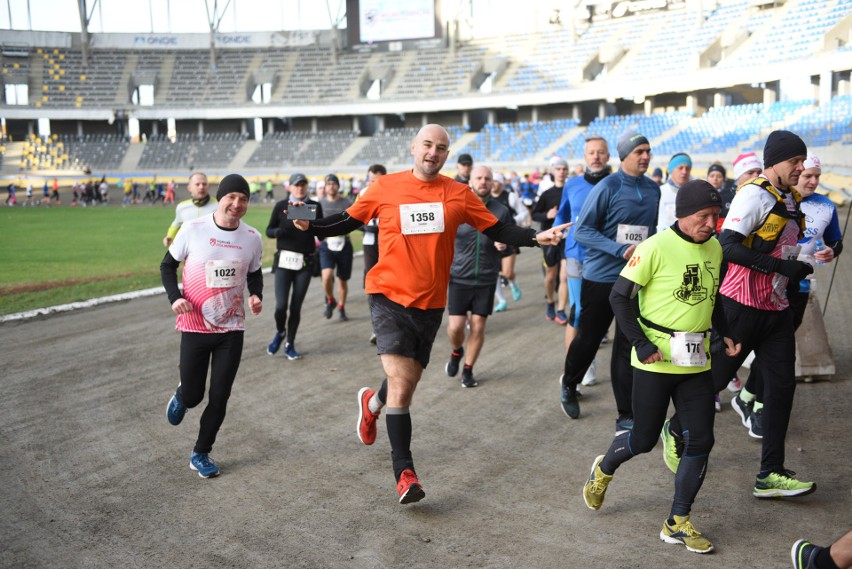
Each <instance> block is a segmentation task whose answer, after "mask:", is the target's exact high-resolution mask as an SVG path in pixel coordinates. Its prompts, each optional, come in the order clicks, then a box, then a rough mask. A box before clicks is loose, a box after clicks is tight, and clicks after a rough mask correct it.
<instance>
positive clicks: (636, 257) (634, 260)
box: [627, 255, 642, 267]
mask: <svg viewBox="0 0 852 569" xmlns="http://www.w3.org/2000/svg"><path fill="white" fill-rule="evenodd" d="M641 261H642V257H640V256H639V255H633V256H632V257H630V261H628V263H627V264H628V265H630V266H631V267H635V266H636V265H638V264H639V263H640V262H641Z"/></svg>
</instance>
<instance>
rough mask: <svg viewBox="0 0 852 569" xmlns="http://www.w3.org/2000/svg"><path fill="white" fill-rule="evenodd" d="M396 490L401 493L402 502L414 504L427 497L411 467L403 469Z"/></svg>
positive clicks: (400, 500)
mask: <svg viewBox="0 0 852 569" xmlns="http://www.w3.org/2000/svg"><path fill="white" fill-rule="evenodd" d="M396 491H397V492H398V493H399V503H400V504H413V503H414V502H419V501H420V500H422V499H423V498H425V497H426V492H424V491H423V487H422V486H421V485H420V481H419V480H418V479H417V475H416V474H415V473H414V471H413V470H411V469H409V468H406V469H405V470H403V471H402V474H400V475H399V482H397V483H396Z"/></svg>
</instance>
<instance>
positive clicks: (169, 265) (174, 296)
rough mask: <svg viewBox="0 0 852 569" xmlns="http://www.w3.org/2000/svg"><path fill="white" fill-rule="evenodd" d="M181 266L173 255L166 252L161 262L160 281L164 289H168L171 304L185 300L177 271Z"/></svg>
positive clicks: (167, 293)
mask: <svg viewBox="0 0 852 569" xmlns="http://www.w3.org/2000/svg"><path fill="white" fill-rule="evenodd" d="M179 266H180V261H176V260H175V258H174V257H172V254H171V253H169V252H168V251H166V256H165V257H163V260H162V261H161V262H160V280H162V281H163V288H164V289H166V295H167V296H168V297H169V303H171V304H174V302H175V301H176V300H178V299H180V298H183V295H182V294H181V292H180V289H179V288H178V278H177V269H178V267H179Z"/></svg>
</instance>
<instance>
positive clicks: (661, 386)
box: [600, 368, 716, 516]
mask: <svg viewBox="0 0 852 569" xmlns="http://www.w3.org/2000/svg"><path fill="white" fill-rule="evenodd" d="M714 393H715V391H713V377H712V375H711V372H710V371H704V372H699V373H690V374H683V375H681V374H668V373H653V372H650V371H645V370H640V369H635V368H634V370H633V430H631V431H626V432H623V433H621V434H619V435H618V436H616V437H615V438H614V439H613V441H612V444H611V445H610V447H609V450H608V451H607V453H606V455H605V456H604V459H603V461H602V462H601V465H600V466H601V469H602V470H603V471H604V472H605V473H607V474H613V473H614V472H615V470H616V469H617V468H618V467H619V466H621V465H622V464H624V463H625V462H627V461H628V460H630V459H631V458H633V457H634V456H635V455H637V454H642V453H646V452H650V451H651V449H653V448H654V446H655V445H656V444H657V439H658V438H659V436H660V430H661V429H662V428H663V423H665V421H666V413H667V412H668V408H669V401H673V402H674V406H675V409H676V410H677V414H678V416H679V417H680V421H681V425H682V427H683V443H684V450H683V456H682V458H681V461H680V466H678V469H677V474H676V475H675V494H674V500H673V501H672V511H671V513H672V515H677V516H685V515H687V514H689V512H690V510H691V508H692V503H693V502H694V501H695V496H696V495H698V491H699V490H700V489H701V485H702V484H703V483H704V475H705V473H706V471H707V457H708V455H709V454H710V450H711V449H712V448H713V444H714V438H713V422H714V420H715V417H716V410H715V408H714V405H713V394H714Z"/></svg>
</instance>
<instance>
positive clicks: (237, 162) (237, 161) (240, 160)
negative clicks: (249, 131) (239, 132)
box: [228, 140, 260, 172]
mask: <svg viewBox="0 0 852 569" xmlns="http://www.w3.org/2000/svg"><path fill="white" fill-rule="evenodd" d="M258 146H260V142H259V141H257V140H246V141H245V143H244V144H243V146H242V148H240V150H239V151H238V152H237V153H236V154H235V155H234V158H233V159H232V160H231V163H230V164H228V170H230V171H231V172H242V171H243V170H245V169H246V163H247V162H248V159H249V158H251V155H252V154H254V151H255V150H257V147H258Z"/></svg>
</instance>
